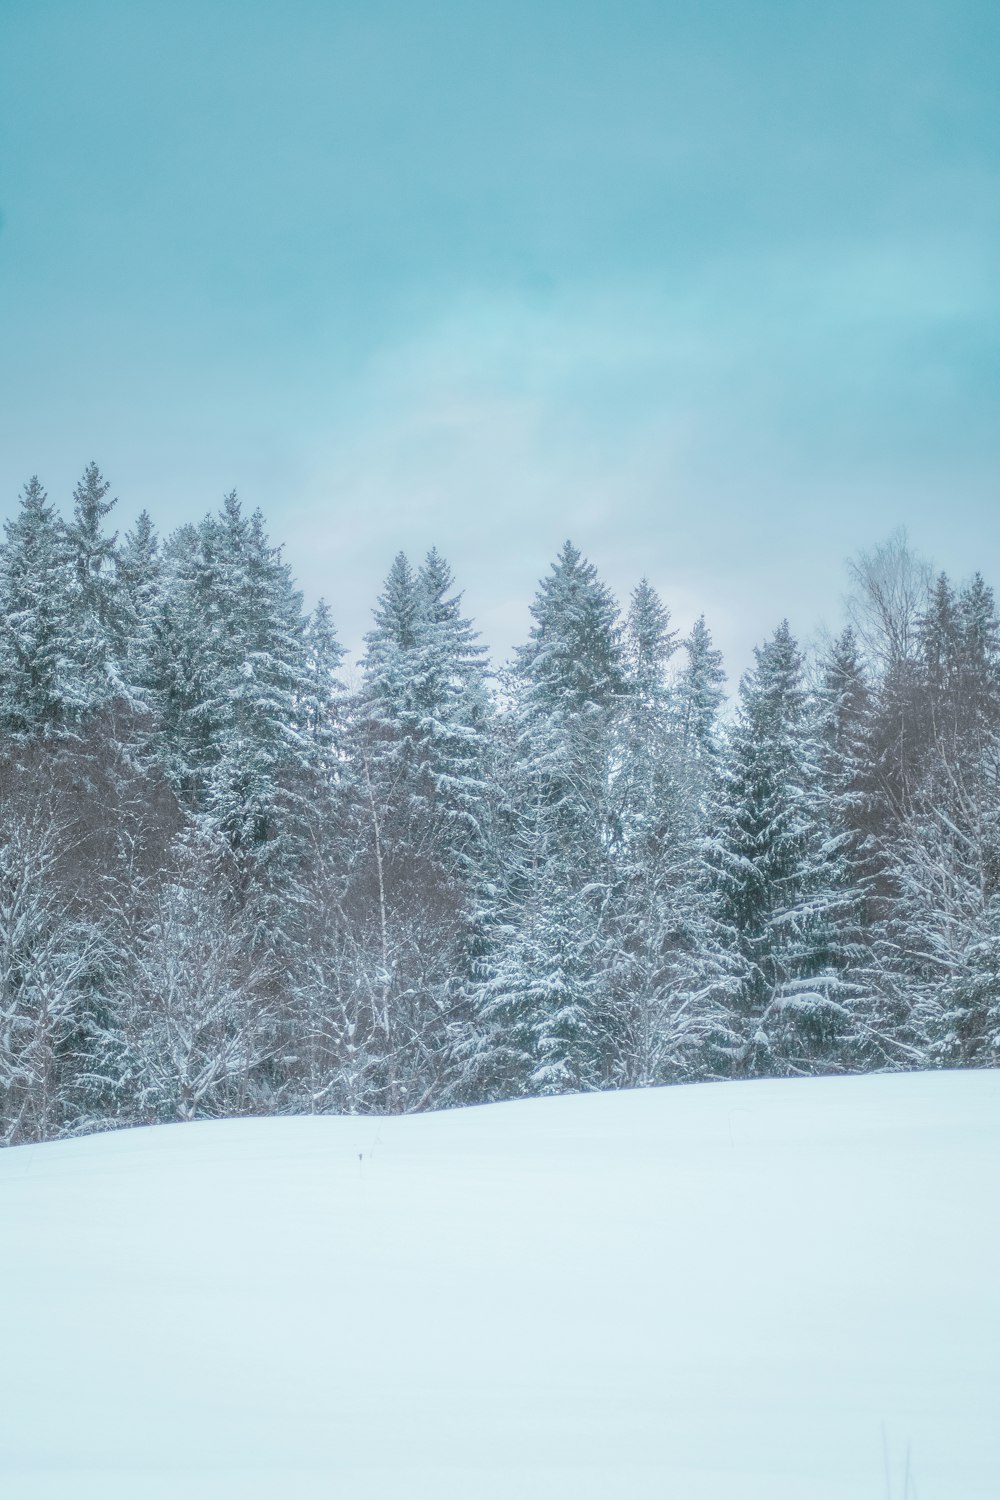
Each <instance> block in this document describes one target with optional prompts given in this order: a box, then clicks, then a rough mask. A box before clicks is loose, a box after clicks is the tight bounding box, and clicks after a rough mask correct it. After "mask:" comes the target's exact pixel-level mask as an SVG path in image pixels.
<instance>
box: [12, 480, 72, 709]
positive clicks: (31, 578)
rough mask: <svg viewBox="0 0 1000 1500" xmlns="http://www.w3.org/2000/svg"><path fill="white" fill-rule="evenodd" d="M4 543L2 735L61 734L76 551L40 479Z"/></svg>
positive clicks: (26, 493) (30, 485) (30, 484)
mask: <svg viewBox="0 0 1000 1500" xmlns="http://www.w3.org/2000/svg"><path fill="white" fill-rule="evenodd" d="M4 531H5V533H6V539H5V541H4V542H3V543H2V545H0V732H2V734H3V736H4V737H5V738H8V737H9V738H14V739H24V738H26V737H29V736H31V735H33V734H36V733H41V734H46V735H51V734H58V733H59V732H61V731H62V730H63V728H64V726H65V724H66V719H67V713H68V701H69V696H70V684H69V672H68V654H69V651H70V620H69V589H70V568H69V550H68V547H67V542H66V535H65V529H64V527H63V526H62V524H61V522H60V521H59V519H58V517H57V516H56V515H55V513H54V512H53V510H52V507H51V506H50V505H49V502H48V498H47V496H46V494H45V491H44V490H43V489H42V486H41V484H40V483H39V481H38V479H37V477H34V478H32V479H30V480H29V481H28V483H27V484H26V485H25V486H24V491H23V494H22V496H21V504H20V509H19V510H18V513H17V515H16V516H15V517H14V519H13V520H11V521H7V522H5V523H4Z"/></svg>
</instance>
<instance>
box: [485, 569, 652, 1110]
mask: <svg viewBox="0 0 1000 1500" xmlns="http://www.w3.org/2000/svg"><path fill="white" fill-rule="evenodd" d="M531 613H532V617H533V620H534V624H533V626H532V629H531V634H530V638H529V641H528V643H527V645H525V646H523V647H521V648H519V650H518V652H517V656H516V662H515V670H514V687H515V694H516V701H515V706H514V714H515V724H516V735H517V737H516V745H515V756H516V778H517V794H516V803H515V806H514V808H513V809H512V825H513V826H512V831H511V838H510V844H509V851H508V860H509V863H508V868H507V869H506V871H505V872H504V876H503V881H502V884H501V885H500V886H499V888H498V891H497V899H496V910H495V914H494V921H493V928H494V932H495V935H496V937H495V942H496V949H497V951H495V952H494V955H493V959H492V962H491V963H485V964H484V965H483V971H484V972H483V978H482V982H481V985H480V989H479V995H478V1013H479V1016H480V1024H481V1026H482V1027H483V1029H484V1040H483V1043H482V1046H481V1049H480V1062H481V1064H482V1065H483V1066H484V1067H485V1068H492V1071H493V1077H494V1079H495V1080H497V1079H498V1078H501V1077H503V1078H504V1083H505V1086H506V1088H507V1089H512V1090H514V1091H516V1092H524V1091H528V1092H536V1093H559V1092H563V1091H565V1090H566V1089H574V1088H593V1087H596V1086H598V1085H599V1084H600V1083H601V1082H602V1079H603V1076H604V1069H605V1062H606V1059H605V1057H604V1055H603V1048H602V1039H603V1038H602V1025H601V1018H602V1013H603V1012H604V1011H605V1010H606V1008H607V1000H608V987H609V986H608V970H609V967H610V930H609V923H608V908H609V902H610V899H611V895H612V888H613V866H612V861H611V846H612V840H613V835H614V828H613V815H612V802H611V783H612V775H613V770H614V754H615V743H616V732H617V721H618V717H619V715H620V712H621V709H622V705H623V702H624V700H625V697H626V694H627V684H626V677H625V671H624V665H623V660H622V645H621V631H620V626H619V623H618V608H617V605H616V604H615V601H614V599H613V597H612V595H611V594H610V592H609V591H608V589H607V588H606V587H605V585H604V584H602V583H601V582H600V580H599V579H598V577H597V572H596V569H595V568H594V567H593V566H592V565H591V564H590V563H588V562H587V561H585V559H583V558H582V557H581V555H580V553H579V552H578V551H577V549H576V548H575V547H574V546H573V545H572V543H570V542H567V543H566V544H565V546H564V547H563V549H562V551H561V553H560V554H559V557H558V559H557V560H556V562H555V564H554V565H553V568H552V571H551V573H550V574H549V576H548V577H547V578H545V579H544V580H543V581H542V583H541V585H540V587H539V591H538V594H537V595H536V597H535V601H534V603H533V605H532V608H531ZM504 1063H505V1064H506V1074H505V1069H504V1066H503V1064H504ZM504 1075H505V1076H504ZM494 1086H495V1085H494Z"/></svg>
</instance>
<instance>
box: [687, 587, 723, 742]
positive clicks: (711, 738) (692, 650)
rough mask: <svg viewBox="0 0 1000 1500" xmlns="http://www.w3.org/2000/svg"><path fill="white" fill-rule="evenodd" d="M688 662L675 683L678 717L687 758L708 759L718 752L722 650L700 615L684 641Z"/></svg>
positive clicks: (721, 701) (721, 700) (721, 702)
mask: <svg viewBox="0 0 1000 1500" xmlns="http://www.w3.org/2000/svg"><path fill="white" fill-rule="evenodd" d="M684 648H685V650H686V652H687V662H686V664H685V666H684V670H683V671H682V672H681V675H680V680H679V682H678V684H677V693H676V705H677V719H678V723H679V726H680V735H681V743H682V745H683V747H684V753H685V755H686V757H687V758H688V760H689V761H701V762H705V763H711V762H712V761H714V760H715V759H716V757H717V756H718V752H719V742H718V719H719V710H720V709H721V707H722V704H723V702H724V700H725V691H724V687H723V684H724V683H725V680H726V674H725V671H724V669H723V666H722V652H721V651H718V650H717V649H716V648H715V647H714V646H713V645H712V637H711V634H710V632H709V629H708V626H707V625H706V624H705V616H704V615H700V616H699V617H698V619H697V620H695V622H694V625H693V626H692V627H691V634H690V635H689V636H688V638H687V640H686V641H685V642H684Z"/></svg>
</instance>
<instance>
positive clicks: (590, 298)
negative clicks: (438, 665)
mask: <svg viewBox="0 0 1000 1500" xmlns="http://www.w3.org/2000/svg"><path fill="white" fill-rule="evenodd" d="M998 58H1000V5H998V4H997V3H996V0H838V3H837V4H836V5H820V4H810V3H803V0H503V3H498V0H494V3H493V4H486V3H482V0H363V3H361V0H357V3H356V0H322V3H313V0H281V3H276V0H238V3H230V0H197V3H190V0H170V3H158V0H146V3H144V4H142V5H137V4H135V3H134V0H124V3H116V0H0V216H2V218H0V518H2V517H8V516H10V515H11V514H13V512H14V510H15V508H16V505H17V497H18V493H19V491H20V489H21V486H22V485H23V483H24V481H25V480H26V479H27V478H28V477H29V476H30V475H31V474H33V473H36V472H37V473H38V474H39V476H40V477H41V479H42V481H43V483H44V484H45V485H46V487H47V489H48V490H49V493H50V496H51V497H52V498H53V499H54V500H56V501H57V502H58V503H59V504H60V505H63V506H66V505H68V503H69V501H70V496H71V493H72V489H73V485H74V483H75V482H76V480H77V478H78V477H79V475H80V473H81V472H82V470H83V468H84V466H85V464H86V463H87V462H88V461H89V460H90V459H92V458H96V460H97V461H98V463H99V464H100V465H101V467H102V469H103V470H104V472H105V474H106V475H107V477H108V478H109V479H110V481H111V483H112V487H113V491H114V493H116V494H117V495H118V496H119V497H120V504H119V508H118V515H119V524H120V525H121V526H123V527H124V526H127V525H128V524H129V522H130V521H131V520H132V519H133V518H134V517H135V515H136V514H137V513H138V511H139V510H141V509H142V508H143V507H146V508H148V509H149V510H150V512H151V513H152V515H153V517H154V520H155V521H156V522H157V524H158V526H159V527H160V528H161V530H169V529H170V528H171V527H173V526H174V525H176V524H178V523H180V522H183V521H188V520H194V519H197V518H199V517H200V516H201V515H203V514H204V513H205V512H206V511H207V510H209V509H211V508H214V507H216V506H217V505H218V504H219V503H220V501H221V499H222V496H223V495H224V494H225V493H226V492H227V491H228V490H230V489H232V488H234V487H235V488H236V489H237V490H238V491H239V493H240V495H241V497H242V498H243V500H244V501H245V503H246V504H247V505H248V506H249V507H251V508H253V507H256V506H260V507H261V509H262V510H263V511H264V513H265V515H266V517H267V518H268V522H269V526H270V530H271V534H272V536H273V537H274V539H275V541H279V542H282V543H284V545H285V556H286V557H287V559H288V561H289V563H290V564H291V566H292V569H293V571H294V573H295V576H296V578H297V579H298V581H299V583H300V585H301V587H302V588H303V590H304V592H305V595H306V599H307V602H309V603H312V602H314V601H315V599H316V598H317V597H319V596H320V595H324V596H325V597H326V598H327V599H328V600H329V602H330V605H331V608H332V610H333V614H334V619H335V621H336V623H337V625H338V628H339V631H340V634H341V636H342V638H343V639H344V640H345V641H347V642H348V643H349V644H351V645H352V646H356V645H357V643H358V642H359V641H360V638H361V636H362V635H363V632H364V631H365V629H366V628H367V627H368V624H369V621H370V610H371V606H372V604H373V602H374V599H375V596H376V594H377V592H378V590H379V587H380V584H381V580H382V579H383V578H384V575H385V573H386V572H387V570H388V567H389V564H390V562H391V560H392V557H393V555H394V554H395V553H396V552H397V551H398V550H399V549H404V550H406V551H407V552H408V553H410V554H411V555H412V556H413V557H415V558H419V557H420V556H421V555H422V554H423V553H424V552H426V551H427V549H428V548H429V547H431V546H432V545H436V546H437V547H439V548H440V550H441V551H443V552H444V553H445V555H446V556H447V557H448V558H449V560H450V561H451V563H452V566H453V568H454V570H455V573H456V578H457V582H458V584H459V586H461V587H462V588H463V589H464V590H465V597H466V604H467V606H468V609H469V611H470V612H471V613H472V614H473V616H474V617H475V619H476V621H477V623H478V624H479V626H480V628H481V630H482V632H483V635H484V638H485V639H486V641H487V642H488V644H489V645H490V647H491V648H492V650H493V652H494V655H495V656H496V657H497V658H501V657H503V656H504V655H505V654H506V653H507V652H508V651H509V650H510V648H511V647H512V645H513V644H515V643H516V642H517V641H519V640H522V639H524V637H525V635H526V632H527V629H528V626H529V623H530V621H529V617H528V604H529V602H530V599H531V597H532V595H533V593H534V590H535V588H536V585H537V581H538V579H539V578H540V577H541V576H542V575H543V574H544V573H545V571H546V570H547V568H548V565H549V563H550V561H551V559H552V558H553V557H554V556H555V554H556V552H557V550H558V548H559V547H560V545H561V543H562V542H563V540H564V539H565V538H567V537H570V538H572V539H573V541H574V542H575V543H576V544H577V545H578V546H579V547H581V548H582V550H583V551H584V552H585V553H586V554H587V556H588V557H589V558H590V559H591V560H592V561H593V562H594V563H595V564H596V565H597V567H598V569H599V571H600V573H601V575H602V576H603V577H604V578H605V579H606V580H607V581H608V583H609V584H610V585H611V586H612V587H613V588H614V589H615V591H616V592H617V593H618V594H619V596H620V597H622V598H623V599H626V598H627V596H628V593H629V591H630V590H631V588H632V587H633V586H634V585H635V583H636V582H637V581H638V579H639V577H640V576H642V575H644V574H645V575H647V576H648V577H649V579H650V581H651V582H652V583H653V584H655V585H656V587H657V588H658V589H659V590H660V591H661V593H662V595H663V597H664V599H665V601H666V602H667V604H668V605H669V607H670V608H671V610H672V611H673V614H674V617H675V620H676V622H677V623H678V624H680V625H681V626H682V627H683V626H687V625H688V624H689V623H690V622H691V620H692V619H693V618H694V617H695V616H696V615H697V614H699V613H701V612H702V611H704V613H705V615H706V617H707V620H708V623H709V626H710V627H711V629H712V631H713V634H714V635H715V637H716V639H717V641H718V642H719V644H721V645H722V647H723V648H724V650H725V652H726V657H727V663H728V665H729V667H730V669H731V671H732V672H733V673H734V674H736V673H738V672H739V671H740V670H742V668H743V667H745V666H746V665H747V663H748V661H749V659H750V656H751V650H752V646H753V644H754V643H755V642H757V641H759V640H761V639H762V638H763V637H764V636H765V635H767V634H768V633H769V632H770V631H771V630H772V629H773V628H774V626H775V625H776V624H777V622H778V621H779V620H780V618H781V617H782V616H784V615H787V616H788V618H789V620H790V622H791V624H792V628H793V630H795V631H796V633H797V634H798V635H799V636H800V638H802V639H803V640H806V641H808V640H810V639H813V638H814V636H815V633H816V632H817V630H818V629H820V628H821V627H822V626H823V625H826V626H828V627H834V626H835V625H836V624H837V622H838V619H839V617H840V613H841V608H842V600H843V595H844V593H845V590H846V587H847V583H846V574H845V560H846V559H847V558H848V557H850V556H851V555H852V554H854V553H855V552H856V551H857V550H858V549H859V548H864V547H871V546H873V545H876V544H877V543H878V542H879V541H880V540H882V539H884V538H885V537H886V536H887V535H888V534H889V533H890V532H892V531H893V530H894V529H896V528H897V527H899V526H905V527H907V529H908V531H909V534H910V537H911V540H912V542H913V544H914V545H915V547H916V548H917V549H918V550H919V551H921V552H923V553H925V554H926V555H927V556H929V557H930V558H931V560H932V561H934V562H935V563H936V564H937V565H938V566H940V567H944V568H947V569H948V570H949V572H951V573H952V574H954V575H955V576H956V577H959V578H961V577H964V576H966V575H968V574H969V573H970V572H971V571H972V570H974V569H976V568H979V569H981V570H982V571H983V572H984V574H985V576H986V577H987V580H988V581H992V582H993V583H994V584H995V585H998V586H1000V526H998V521H997V515H998V500H1000V90H998V89H997V87H996V64H997V59H998Z"/></svg>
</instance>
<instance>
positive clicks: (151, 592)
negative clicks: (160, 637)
mask: <svg viewBox="0 0 1000 1500" xmlns="http://www.w3.org/2000/svg"><path fill="white" fill-rule="evenodd" d="M163 577H164V568H163V561H162V558H161V557H160V546H159V540H158V538H157V535H156V531H155V528H154V526H153V523H152V521H151V520H150V518H149V513H148V512H147V511H142V512H141V513H140V515H139V517H138V519H137V521H136V523H135V525H134V526H133V527H132V529H131V530H130V531H127V532H126V533H125V537H124V539H123V541H122V547H121V552H120V555H119V558H118V582H119V587H120V610H121V621H122V635H123V642H124V655H123V676H124V680H125V685H126V691H127V694H128V697H129V700H130V702H132V703H133V704H134V705H135V706H137V707H148V704H147V703H146V700H145V689H146V688H147V686H148V683H149V673H150V659H151V656H152V653H153V633H154V629H155V622H156V618H157V615H158V612H159V608H160V602H161V595H162V589H163Z"/></svg>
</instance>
